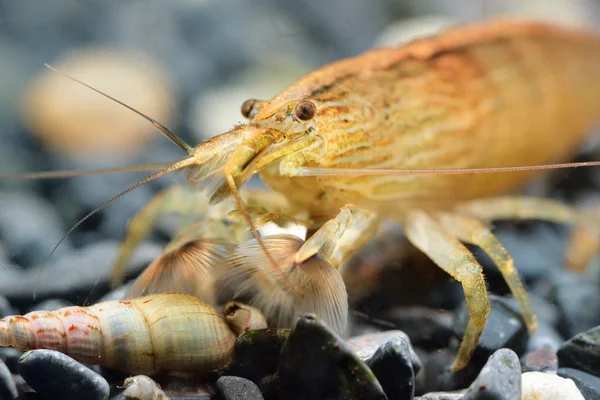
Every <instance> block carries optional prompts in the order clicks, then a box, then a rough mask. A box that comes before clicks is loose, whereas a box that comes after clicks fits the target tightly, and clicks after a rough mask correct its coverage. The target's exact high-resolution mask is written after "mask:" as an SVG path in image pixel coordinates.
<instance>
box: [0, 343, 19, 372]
mask: <svg viewBox="0 0 600 400" xmlns="http://www.w3.org/2000/svg"><path fill="white" fill-rule="evenodd" d="M21 354H23V352H22V351H20V350H17V349H15V348H14V347H0V361H3V362H4V363H5V364H6V366H7V367H8V369H10V371H11V372H13V373H16V372H17V363H18V362H19V357H21Z"/></svg>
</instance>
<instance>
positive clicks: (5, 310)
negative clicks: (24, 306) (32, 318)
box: [0, 296, 17, 318]
mask: <svg viewBox="0 0 600 400" xmlns="http://www.w3.org/2000/svg"><path fill="white" fill-rule="evenodd" d="M16 314H17V311H16V310H15V309H14V308H12V307H11V305H10V302H9V301H8V299H7V298H6V297H4V296H0V318H4V317H7V316H9V315H16Z"/></svg>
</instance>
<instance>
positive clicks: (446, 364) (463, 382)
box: [419, 349, 482, 393]
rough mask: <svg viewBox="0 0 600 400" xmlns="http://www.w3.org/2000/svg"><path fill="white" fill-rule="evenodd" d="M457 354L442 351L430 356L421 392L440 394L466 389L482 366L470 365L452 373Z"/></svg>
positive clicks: (445, 350)
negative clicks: (451, 367)
mask: <svg viewBox="0 0 600 400" xmlns="http://www.w3.org/2000/svg"><path fill="white" fill-rule="evenodd" d="M455 358H456V352H455V351H452V350H449V349H441V350H437V351H434V352H432V353H430V354H429V356H428V358H427V363H426V364H425V368H424V377H423V380H422V382H423V383H422V384H421V386H420V388H419V389H420V392H425V393H429V392H439V391H453V390H460V389H464V388H466V387H467V386H469V384H470V383H471V382H473V380H474V379H475V378H476V377H477V374H478V373H479V371H480V370H481V367H482V365H479V364H475V363H469V364H468V365H467V366H466V367H465V368H463V369H461V370H460V371H457V372H452V371H450V366H451V365H452V363H453V362H454V359H455Z"/></svg>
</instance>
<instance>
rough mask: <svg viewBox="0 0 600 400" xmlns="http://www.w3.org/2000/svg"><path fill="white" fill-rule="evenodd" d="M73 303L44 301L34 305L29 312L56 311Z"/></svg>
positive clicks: (59, 300) (58, 300)
mask: <svg viewBox="0 0 600 400" xmlns="http://www.w3.org/2000/svg"><path fill="white" fill-rule="evenodd" d="M72 305H73V303H71V302H69V301H66V300H63V299H46V300H44V301H42V302H40V303H37V304H35V305H34V306H33V307H31V309H30V310H29V312H31V311H42V310H45V311H56V310H58V309H59V308H64V307H70V306H72Z"/></svg>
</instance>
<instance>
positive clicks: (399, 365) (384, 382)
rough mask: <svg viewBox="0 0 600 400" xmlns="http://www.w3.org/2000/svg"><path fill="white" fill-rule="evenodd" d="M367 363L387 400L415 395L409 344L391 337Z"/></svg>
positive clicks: (398, 399)
mask: <svg viewBox="0 0 600 400" xmlns="http://www.w3.org/2000/svg"><path fill="white" fill-rule="evenodd" d="M367 365H368V366H369V368H371V370H372V371H373V373H374V374H375V376H376V377H377V380H378V381H379V383H381V386H382V387H383V390H384V391H385V394H386V395H387V397H388V399H389V400H412V399H413V398H414V396H415V373H414V371H413V367H412V362H411V359H410V344H409V343H408V342H407V341H406V340H404V339H401V338H398V337H396V338H393V339H391V340H390V341H389V342H387V343H386V344H384V345H383V346H381V347H380V348H379V349H378V350H377V351H376V352H375V354H374V355H373V357H372V358H371V359H369V360H367Z"/></svg>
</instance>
